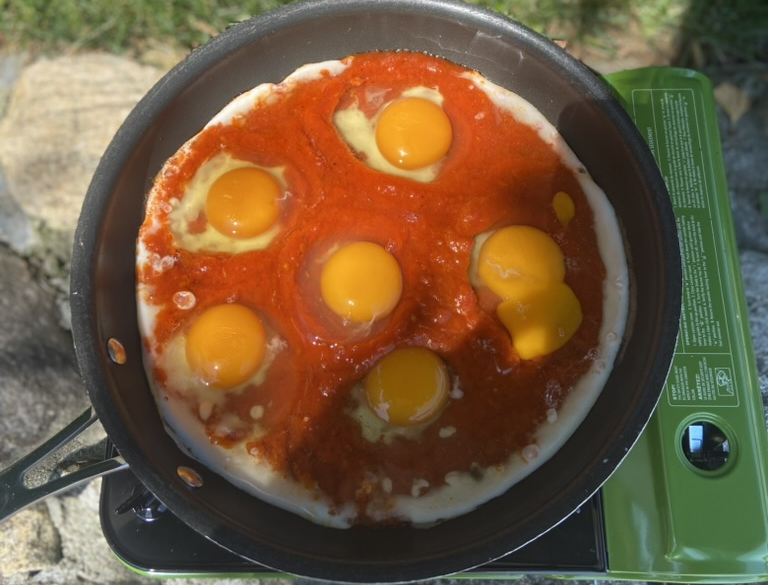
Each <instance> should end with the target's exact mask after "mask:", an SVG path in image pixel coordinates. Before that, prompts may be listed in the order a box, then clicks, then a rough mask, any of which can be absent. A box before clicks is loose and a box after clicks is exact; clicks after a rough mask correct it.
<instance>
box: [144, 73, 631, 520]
mask: <svg viewBox="0 0 768 585" xmlns="http://www.w3.org/2000/svg"><path fill="white" fill-rule="evenodd" d="M348 64H349V61H348V60H347V61H344V62H341V61H331V62H324V63H318V64H311V65H307V66H304V67H302V68H300V69H299V70H297V71H296V72H295V73H294V74H292V75H291V76H289V77H288V78H286V81H288V80H299V79H308V78H311V77H312V76H315V77H316V76H319V75H323V74H325V72H331V74H332V75H333V74H338V72H340V71H342V70H343V69H344V68H346V66H347V65H348ZM466 75H467V77H468V78H469V79H470V80H472V82H473V83H475V84H476V85H477V86H478V87H479V88H480V89H482V90H483V91H485V92H486V93H487V94H488V95H489V96H490V97H491V98H492V99H493V100H494V102H495V103H496V104H497V105H498V106H500V107H503V108H506V109H508V110H509V111H511V112H513V113H514V115H515V116H516V118H517V119H518V120H519V121H521V122H523V123H525V124H528V125H530V126H532V127H534V128H536V129H537V131H538V133H539V135H540V136H541V137H542V139H543V140H544V141H545V142H546V143H548V144H550V145H551V146H552V147H553V148H554V149H555V151H556V152H557V153H558V154H559V156H560V157H561V159H562V160H563V161H564V163H565V164H566V165H567V166H568V167H569V168H571V169H572V171H573V172H574V174H575V176H576V177H577V179H578V181H579V182H580V184H581V186H582V188H583V189H584V192H585V194H586V196H587V198H588V200H589V203H590V205H591V207H592V211H593V213H594V216H595V225H596V226H597V227H596V233H597V240H598V245H599V249H600V254H601V257H602V260H603V263H604V265H605V269H606V278H605V281H604V285H603V288H604V303H603V323H602V327H601V331H600V343H599V346H598V350H597V353H596V355H594V356H589V357H588V358H585V359H591V360H592V361H593V365H592V367H591V369H590V371H589V372H588V373H587V374H586V375H585V376H584V377H582V378H581V379H580V380H579V381H578V382H577V384H576V385H575V386H574V387H573V389H572V391H571V392H570V394H569V395H568V397H567V398H566V399H565V401H564V402H563V404H562V405H561V407H560V409H559V410H558V411H557V413H555V414H553V415H552V416H551V417H550V420H549V421H548V422H546V423H544V424H542V425H541V427H540V428H539V430H538V432H537V433H536V437H535V441H534V443H532V445H530V446H529V447H528V448H526V449H524V454H522V453H515V454H513V455H511V456H510V458H509V459H508V461H507V462H506V463H505V464H503V465H498V466H495V467H493V468H490V469H485V470H484V472H483V474H482V478H481V479H480V480H478V479H475V478H474V477H472V476H471V475H470V473H469V472H466V471H462V472H451V473H449V474H448V475H447V476H446V484H445V485H444V486H441V487H438V488H435V489H432V490H431V491H429V492H427V493H425V494H424V495H420V493H421V489H422V488H424V487H426V485H425V482H419V481H416V482H415V483H414V490H413V494H412V495H410V496H393V498H392V507H391V508H390V509H388V510H387V511H386V513H385V516H383V518H392V517H399V518H403V519H406V520H408V521H410V522H411V523H412V524H414V525H416V526H419V525H421V526H425V527H428V526H430V525H431V524H433V523H435V522H438V521H440V520H443V519H447V518H451V517H455V516H458V515H461V514H464V513H467V512H469V511H471V510H473V509H475V508H476V507H477V506H479V505H480V504H482V503H484V502H486V501H488V500H490V499H492V498H494V497H497V496H499V495H501V494H503V493H504V492H505V491H506V490H508V489H509V488H510V487H511V486H512V485H514V484H515V483H517V482H519V481H521V480H522V479H524V478H525V477H526V476H528V475H529V474H531V473H532V472H534V471H535V470H536V469H537V468H538V467H539V466H541V465H542V464H543V463H544V462H545V461H547V460H548V459H549V458H550V457H551V456H552V455H553V454H554V453H555V452H556V451H557V450H558V449H559V448H560V447H561V446H562V445H563V444H564V443H565V442H566V441H567V439H568V438H569V437H570V436H571V435H572V434H573V432H574V431H575V430H576V428H577V427H578V426H579V425H580V424H581V422H582V421H583V420H584V418H585V417H586V415H587V414H588V412H589V410H590V409H591V408H592V406H593V405H594V403H595V401H596V400H597V398H598V396H599V395H600V392H601V390H602V388H603V386H604V385H605V383H606V381H607V379H608V376H609V375H610V371H611V369H612V367H613V362H614V360H615V357H616V355H617V353H618V350H619V346H620V344H621V339H622V336H623V333H624V326H625V322H626V316H627V307H628V274H627V268H626V259H625V255H624V248H623V240H622V237H621V233H620V229H619V225H618V221H617V219H616V215H615V213H614V211H613V208H612V207H611V205H610V203H609V202H608V199H607V198H606V196H605V194H604V192H603V191H602V189H600V187H598V186H597V185H596V184H595V183H594V181H593V180H592V178H591V177H590V176H589V175H588V174H586V173H584V172H583V169H584V167H583V165H582V164H581V163H580V161H579V160H578V158H577V157H576V155H575V154H574V153H573V151H572V150H571V149H570V147H568V145H567V144H566V143H565V142H564V140H563V139H562V137H561V136H560V135H559V133H558V132H557V130H556V129H555V128H554V126H552V125H551V124H550V123H549V122H548V121H547V120H546V118H544V116H543V115H541V114H540V113H539V112H538V111H537V110H536V109H535V108H534V107H533V106H532V105H531V104H530V103H529V102H527V101H526V100H524V99H522V98H521V97H519V96H517V95H516V94H513V93H511V92H509V91H508V90H505V89H503V88H501V87H499V86H496V85H494V84H492V83H491V82H489V81H488V80H486V79H485V78H483V77H482V76H480V75H479V74H477V73H472V72H470V73H467V74H466ZM251 92H265V95H266V92H268V89H267V88H263V87H262V86H260V87H259V88H255V89H254V90H251ZM251 92H247V93H246V94H243V96H240V98H237V99H236V100H235V101H234V102H232V103H231V104H230V105H229V106H227V107H226V108H225V109H224V110H222V112H220V113H219V114H218V115H217V116H216V117H214V118H213V119H212V120H211V122H210V123H209V125H210V124H214V123H226V122H227V121H231V119H232V118H233V117H234V116H237V115H239V114H240V113H242V111H243V109H244V108H247V107H250V106H251V105H252V103H253V102H252V98H251V100H248V99H247V98H246V97H245V96H247V95H248V93H251ZM148 256H149V255H148V254H147V253H146V250H145V248H144V247H143V244H142V243H141V242H140V243H139V245H138V247H137V262H140V263H141V262H152V261H154V262H157V260H158V259H151V258H149V257H148ZM161 260H162V259H161ZM161 264H162V262H161ZM143 292H146V291H142V288H141V286H140V287H139V290H138V295H139V298H140V302H139V311H138V312H139V325H140V330H141V331H142V334H143V335H144V336H146V335H147V333H148V332H151V331H152V325H153V323H154V316H155V313H156V309H155V308H153V307H151V306H148V305H147V303H146V300H145V299H146V298H147V297H146V296H145V294H143ZM147 357H149V356H147ZM147 363H148V361H146V360H145V364H147ZM148 379H149V380H150V386H153V384H152V378H151V376H148ZM153 392H154V393H155V399H156V401H157V403H158V406H159V409H160V411H161V414H162V416H163V419H164V421H165V424H166V428H167V430H168V432H169V433H170V434H171V436H173V437H174V438H175V440H176V442H177V443H178V444H179V446H180V448H182V449H183V450H184V451H186V452H188V453H189V454H190V455H191V456H192V457H194V458H195V459H197V460H199V461H200V462H201V463H203V464H204V465H205V466H207V467H209V468H210V469H212V470H214V471H215V472H217V473H219V474H220V475H222V476H223V477H224V478H226V479H227V480H228V481H230V482H231V483H233V484H234V485H236V486H238V487H239V488H241V489H243V490H245V491H247V492H249V493H252V494H254V495H256V496H258V497H259V498H261V499H263V500H264V501H267V502H269V503H271V504H274V505H276V506H279V507H281V508H283V509H286V510H289V511H291V512H294V513H297V514H299V515H300V516H303V517H305V518H307V519H310V520H312V521H314V522H317V523H319V524H323V525H326V526H331V527H337V528H345V527H348V526H350V525H351V523H352V522H353V521H354V518H355V515H356V511H355V509H354V507H353V506H352V505H349V506H346V507H345V508H343V509H341V510H334V511H333V512H331V509H330V504H329V501H328V500H327V499H325V498H324V497H322V496H319V495H318V494H317V493H315V492H314V491H313V490H309V489H307V488H305V487H304V486H301V485H299V484H297V483H296V482H294V481H292V480H289V479H287V478H285V477H284V476H282V475H281V474H278V473H275V472H274V471H273V470H272V469H271V468H270V466H269V465H268V464H267V463H260V462H258V461H256V460H255V459H254V457H253V456H251V455H250V454H248V453H247V452H246V450H245V448H244V447H242V446H240V447H237V448H235V449H231V450H229V449H222V448H219V447H217V446H216V445H213V444H211V443H210V441H209V439H208V437H207V435H206V434H205V431H204V429H203V427H202V425H201V424H200V422H199V421H198V419H197V418H196V417H195V416H193V415H192V413H191V412H189V410H188V409H187V408H186V407H185V405H184V404H176V403H175V402H174V401H166V400H164V399H162V397H161V396H160V395H159V394H158V392H157V390H156V389H155V388H153ZM370 512H371V514H372V516H373V517H374V518H375V517H376V514H377V512H376V511H375V510H370Z"/></svg>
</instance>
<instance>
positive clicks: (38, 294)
mask: <svg viewBox="0 0 768 585" xmlns="http://www.w3.org/2000/svg"><path fill="white" fill-rule="evenodd" d="M5 252H6V253H2V254H0V274H2V275H3V276H2V278H0V323H1V324H2V326H1V327H0V412H2V413H3V416H2V417H0V436H2V437H3V440H2V442H0V465H4V464H6V463H9V462H10V461H11V460H15V459H17V458H18V457H20V456H21V455H23V454H25V453H27V452H28V451H30V450H31V448H32V447H34V446H35V445H37V444H38V443H40V442H41V441H42V440H43V439H46V438H47V437H48V436H49V435H50V434H52V432H53V431H55V430H58V429H60V428H62V427H64V426H65V425H66V423H68V422H70V421H71V420H72V419H73V418H74V417H75V416H76V415H78V414H79V413H80V412H82V411H83V409H84V408H86V406H87V405H88V400H87V398H86V392H85V389H84V386H83V382H82V379H81V378H80V374H79V371H78V367H77V360H76V359H75V352H74V349H73V347H72V338H71V336H70V335H69V333H67V332H66V331H64V330H62V329H61V327H60V326H59V322H58V310H57V308H56V305H55V301H54V296H55V293H54V291H52V290H51V289H50V288H47V287H45V286H43V285H42V284H41V283H39V282H37V281H36V280H35V278H34V277H33V275H32V274H31V273H30V271H29V267H28V265H27V264H26V263H25V262H24V261H23V260H22V259H21V258H19V257H18V256H16V255H13V254H11V253H8V252H9V251H8V250H7V248H6V249H5Z"/></svg>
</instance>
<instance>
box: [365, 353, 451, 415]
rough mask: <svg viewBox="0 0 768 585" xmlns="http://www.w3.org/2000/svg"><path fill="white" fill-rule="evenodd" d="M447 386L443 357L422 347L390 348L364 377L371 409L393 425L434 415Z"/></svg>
mask: <svg viewBox="0 0 768 585" xmlns="http://www.w3.org/2000/svg"><path fill="white" fill-rule="evenodd" d="M450 387H451V384H450V378H449V376H448V371H447V368H446V367H445V364H444V363H443V360H442V359H440V357H439V356H438V355H437V354H436V353H434V352H432V351H430V350H429V349H426V348H423V347H409V348H402V349H396V350H394V351H393V352H391V353H389V354H387V355H386V356H384V357H383V358H382V359H381V360H379V361H378V362H377V363H376V365H375V366H374V367H373V369H371V371H370V372H369V373H368V375H367V376H366V378H365V392H366V396H367V397H368V404H369V405H370V407H371V409H372V410H373V411H374V412H375V413H376V414H377V415H378V417H379V418H381V419H382V420H384V421H387V422H389V423H390V424H393V425H397V426H411V425H417V424H422V423H425V422H429V421H431V420H432V419H434V418H435V417H436V416H437V414H438V413H439V412H440V411H441V410H442V409H443V407H444V406H445V404H446V402H447V400H448V392H449V390H450Z"/></svg>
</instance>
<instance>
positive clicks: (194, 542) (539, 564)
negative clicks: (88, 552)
mask: <svg viewBox="0 0 768 585" xmlns="http://www.w3.org/2000/svg"><path fill="white" fill-rule="evenodd" d="M109 448H110V450H111V451H112V452H114V447H111V446H110V447H109ZM131 512H133V513H131ZM100 516H101V526H102V530H103V532H104V536H105V538H106V539H107V542H108V543H109V545H110V547H111V548H112V550H113V551H114V553H115V554H116V555H117V556H118V557H119V558H120V559H121V560H122V561H123V562H124V563H126V564H127V565H129V566H131V567H133V568H134V569H136V570H137V571H139V572H142V573H152V575H168V576H173V575H182V574H185V575H188V574H193V573H194V574H198V575H201V576H202V575H205V574H226V573H239V574H244V573H245V574H248V573H253V574H255V573H259V574H263V573H272V572H273V570H272V569H268V568H266V567H263V566H261V565H258V564H256V563H252V562H250V561H247V560H245V559H243V558H241V557H239V556H237V555H235V554H233V553H231V552H229V551H227V550H225V549H223V548H221V547H219V546H218V545H216V544H214V543H212V542H211V541H210V540H208V539H206V538H205V537H203V536H201V535H200V534H198V533H197V532H195V531H194V530H192V529H191V528H189V527H188V526H187V525H186V524H184V523H183V522H182V521H181V520H179V519H178V518H177V517H176V516H175V515H174V514H173V513H172V512H171V511H170V510H168V509H167V508H166V507H165V505H163V504H162V503H161V502H160V501H159V500H158V499H157V498H156V497H155V496H154V494H152V493H151V492H150V491H149V490H148V489H147V488H146V487H144V486H143V485H142V484H141V483H140V482H139V480H138V479H136V477H135V476H134V475H133V473H131V471H130V469H125V470H121V471H118V472H116V473H113V474H111V475H109V476H107V477H105V478H104V479H103V481H102V487H101V503H100ZM606 570H607V553H606V546H605V536H604V530H603V509H602V502H601V497H600V494H599V493H598V494H596V495H595V496H593V497H592V499H591V500H589V501H588V502H587V503H585V504H584V505H583V506H582V507H581V508H580V509H579V510H577V511H576V512H574V513H573V514H571V516H569V517H568V518H567V519H566V520H564V521H563V522H561V523H560V524H558V525H557V526H556V527H554V528H553V529H552V530H550V531H549V532H547V533H546V534H544V535H542V536H541V537H539V538H538V539H536V540H535V541H533V542H532V543H530V544H528V545H527V546H525V547H523V548H522V549H520V550H517V551H515V552H514V553H511V554H509V555H507V556H505V557H503V558H501V559H498V560H496V561H493V562H491V563H489V564H488V565H485V566H483V567H479V568H477V569H474V570H473V571H475V572H479V573H483V574H490V573H499V574H501V573H504V574H510V573H515V574H519V573H537V572H548V573H550V572H552V571H554V572H556V573H558V574H580V573H604V572H605V571H606Z"/></svg>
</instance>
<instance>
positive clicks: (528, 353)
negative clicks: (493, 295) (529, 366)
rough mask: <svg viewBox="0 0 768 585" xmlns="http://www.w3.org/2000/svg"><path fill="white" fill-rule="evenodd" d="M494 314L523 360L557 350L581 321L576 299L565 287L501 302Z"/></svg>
mask: <svg viewBox="0 0 768 585" xmlns="http://www.w3.org/2000/svg"><path fill="white" fill-rule="evenodd" d="M496 314H497V315H498V316H499V319H500V320H501V322H502V323H503V324H504V327H506V328H507V331H509V333H510V335H511V337H512V345H513V346H514V348H515V351H517V353H518V355H519V356H520V358H521V359H524V360H530V359H533V358H537V357H540V356H544V355H547V354H550V353H552V352H553V351H556V350H558V349H560V348H561V347H562V346H564V345H565V344H566V342H567V341H568V340H569V339H570V338H571V337H573V334H574V333H576V330H577V329H578V328H579V325H581V319H582V312H581V304H580V303H579V299H577V298H576V295H575V294H574V293H573V290H571V287H569V286H568V285H567V284H564V283H557V284H554V285H551V286H548V287H545V288H541V289H531V291H530V292H529V293H528V294H527V295H523V296H521V297H519V298H516V299H510V300H506V301H502V302H501V303H500V304H499V306H498V307H497V309H496Z"/></svg>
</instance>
